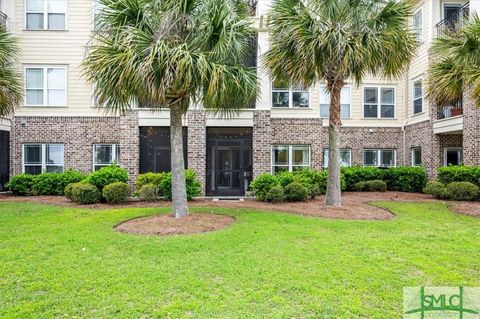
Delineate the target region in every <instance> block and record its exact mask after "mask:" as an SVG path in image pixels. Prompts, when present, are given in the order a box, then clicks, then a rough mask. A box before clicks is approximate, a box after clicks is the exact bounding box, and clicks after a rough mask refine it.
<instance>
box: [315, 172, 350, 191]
mask: <svg viewBox="0 0 480 319" xmlns="http://www.w3.org/2000/svg"><path fill="white" fill-rule="evenodd" d="M317 183H318V191H319V194H321V195H325V194H326V193H327V183H328V171H327V170H323V171H318V172H317ZM340 188H341V190H342V191H344V190H346V188H347V183H346V181H345V176H344V175H343V173H342V174H340Z"/></svg>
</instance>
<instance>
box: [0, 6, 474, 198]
mask: <svg viewBox="0 0 480 319" xmlns="http://www.w3.org/2000/svg"><path fill="white" fill-rule="evenodd" d="M271 1H272V0H259V1H258V2H255V4H254V6H255V11H256V17H255V24H256V27H257V30H258V35H257V43H256V48H252V50H253V51H255V50H256V53H257V54H256V55H255V56H256V58H255V59H253V60H254V61H252V63H253V64H254V65H258V66H260V65H261V63H260V62H259V59H260V56H261V55H262V54H263V53H265V52H266V51H267V50H268V47H269V39H268V38H269V34H268V32H267V29H266V22H267V21H268V17H267V12H268V10H269V7H270V5H271ZM0 2H1V9H2V12H4V13H5V14H6V22H5V23H6V25H7V28H8V29H9V30H10V31H11V32H13V33H14V34H15V35H16V36H17V37H18V38H19V39H20V43H21V48H22V56H21V64H20V65H19V68H21V70H22V72H23V74H24V77H25V99H24V103H23V105H22V107H21V108H20V109H19V110H18V112H17V113H16V114H15V116H13V118H12V119H2V120H1V122H0V129H1V130H2V132H1V135H0V143H9V146H10V147H9V148H10V150H9V153H10V154H9V156H3V157H2V156H0V161H3V164H2V165H3V166H2V167H3V170H4V171H3V175H4V177H3V178H4V179H3V180H5V179H6V178H5V175H7V173H6V172H5V168H6V167H7V166H8V167H9V173H10V175H15V174H18V173H22V172H25V173H32V174H38V173H41V172H43V171H47V172H58V171H63V170H65V169H68V168H74V169H79V170H82V171H85V172H88V171H92V170H96V169H99V168H101V167H103V166H105V165H108V164H109V163H110V162H112V161H116V162H117V163H119V164H120V165H121V166H123V167H125V168H126V169H127V170H128V171H129V174H130V176H131V177H132V179H134V178H135V176H136V175H138V174H139V173H143V172H150V171H155V172H158V171H168V170H169V169H170V142H169V127H168V125H169V113H168V111H167V110H165V111H157V112H151V111H149V110H146V109H142V108H138V109H134V110H132V111H131V112H130V113H128V114H125V115H122V116H112V115H105V113H104V112H103V111H102V110H101V109H98V108H96V107H95V99H94V98H93V89H92V88H91V87H89V86H88V85H87V84H86V83H85V80H84V79H83V78H82V76H81V69H80V63H81V62H82V60H83V58H84V54H85V44H86V43H87V42H88V41H89V40H90V37H91V34H92V31H93V29H94V15H95V11H96V10H95V2H94V1H93V0H6V1H5V0H0ZM473 10H479V11H480V0H472V1H470V2H468V1H467V2H466V1H441V0H428V1H427V0H424V1H418V3H417V7H416V9H415V16H414V17H413V19H412V21H411V23H412V27H413V28H414V29H415V30H416V32H417V38H418V41H419V44H420V45H419V48H418V52H417V56H416V58H415V60H414V61H413V62H412V63H411V65H410V67H409V69H408V71H407V72H406V74H405V76H403V77H402V78H400V79H397V80H393V81H385V80H383V79H380V78H373V77H369V78H366V79H365V81H364V83H363V84H362V85H361V86H359V87H357V86H355V85H353V84H352V83H350V84H348V85H347V86H346V87H345V88H344V89H343V91H342V97H341V103H342V118H343V119H342V121H343V129H342V140H341V147H342V151H341V157H342V164H343V165H345V166H350V165H355V166H382V167H391V166H400V165H423V166H424V167H425V168H426V169H427V172H428V174H429V176H430V177H431V178H433V177H434V176H435V171H436V169H437V168H438V167H440V166H442V165H458V164H461V163H465V164H467V165H479V164H480V136H479V134H480V133H479V122H480V121H479V120H480V112H479V111H478V110H476V109H475V108H474V105H473V103H472V102H471V101H470V100H469V98H468V96H465V98H464V99H463V101H459V102H458V103H456V104H455V105H452V106H449V107H445V108H442V109H438V108H437V107H435V106H434V105H431V104H430V103H429V101H428V100H427V99H426V98H425V96H424V92H425V75H426V70H427V67H428V64H429V62H430V58H429V48H430V46H431V42H432V40H433V39H434V38H435V37H436V36H437V33H439V32H445V30H450V29H452V28H456V27H458V20H459V17H461V16H462V15H463V14H468V12H471V11H473ZM257 70H258V71H257V72H258V77H259V79H260V85H261V92H260V96H259V98H258V100H257V102H256V103H255V105H251V106H246V108H245V109H244V110H242V111H241V112H240V114H239V115H238V117H235V118H231V119H219V118H216V117H214V116H213V115H211V114H208V113H206V112H205V111H204V110H203V109H202V107H201V106H200V105H199V106H195V107H193V108H192V109H191V110H190V111H189V112H188V113H187V114H186V116H185V119H184V144H185V159H186V162H187V165H188V167H189V168H192V169H194V170H196V171H197V173H198V176H199V178H200V179H201V181H202V182H203V185H204V186H205V187H204V192H205V194H206V195H208V196H241V195H243V194H244V193H245V190H246V189H247V186H248V184H249V182H250V181H251V180H252V178H253V177H254V176H257V175H258V174H260V173H262V172H276V171H279V170H295V169H298V168H302V167H312V168H315V169H321V168H323V167H325V166H327V165H328V163H327V160H328V154H327V147H328V133H327V131H328V112H329V110H328V105H329V96H328V94H326V93H325V90H324V86H323V85H322V83H318V84H317V85H315V86H313V87H311V88H309V89H308V90H302V89H298V88H295V87H285V86H281V85H276V84H275V83H272V82H271V81H270V80H269V78H268V76H267V75H266V72H265V70H263V69H262V68H261V67H258V69H257ZM2 149H3V148H2ZM8 159H9V163H7V161H8Z"/></svg>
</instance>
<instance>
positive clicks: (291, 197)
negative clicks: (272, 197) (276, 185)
mask: <svg viewBox="0 0 480 319" xmlns="http://www.w3.org/2000/svg"><path fill="white" fill-rule="evenodd" d="M307 197H308V190H307V189H306V188H305V186H303V185H302V184H300V183H298V182H293V183H290V184H288V185H287V186H286V187H285V200H286V201H290V202H303V201H305V200H306V199H307Z"/></svg>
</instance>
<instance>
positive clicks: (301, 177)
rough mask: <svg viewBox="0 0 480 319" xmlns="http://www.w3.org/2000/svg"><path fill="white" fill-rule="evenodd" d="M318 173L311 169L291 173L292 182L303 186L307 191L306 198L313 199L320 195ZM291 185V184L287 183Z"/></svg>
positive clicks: (319, 177)
mask: <svg viewBox="0 0 480 319" xmlns="http://www.w3.org/2000/svg"><path fill="white" fill-rule="evenodd" d="M319 174H320V173H319V172H317V171H314V170H313V169H302V170H297V171H295V172H293V182H297V183H300V184H302V185H303V187H305V188H306V189H307V192H308V196H310V197H312V198H313V197H315V196H317V195H320V194H321V191H320V180H321V176H320V175H319ZM289 184H291V183H289ZM287 185H288V184H287Z"/></svg>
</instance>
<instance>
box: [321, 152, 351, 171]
mask: <svg viewBox="0 0 480 319" xmlns="http://www.w3.org/2000/svg"><path fill="white" fill-rule="evenodd" d="M328 153H329V152H328V148H326V149H324V150H323V167H328ZM340 165H341V166H344V167H348V166H352V150H351V149H349V148H342V149H340Z"/></svg>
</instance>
